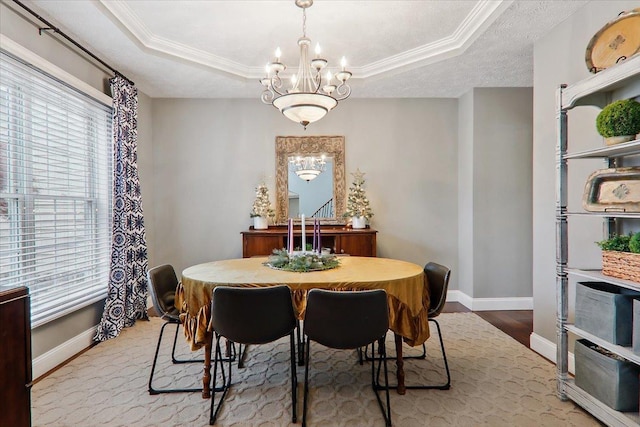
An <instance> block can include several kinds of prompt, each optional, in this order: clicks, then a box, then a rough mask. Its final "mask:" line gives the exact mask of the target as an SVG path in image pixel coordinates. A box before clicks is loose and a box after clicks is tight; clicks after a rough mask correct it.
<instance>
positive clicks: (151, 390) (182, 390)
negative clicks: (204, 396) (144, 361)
mask: <svg viewBox="0 0 640 427" xmlns="http://www.w3.org/2000/svg"><path fill="white" fill-rule="evenodd" d="M169 323H170V322H165V323H164V325H162V328H160V336H159V337H158V345H156V353H155V355H154V356H153V364H152V365H151V375H150V376H149V394H151V395H155V394H161V393H191V392H201V391H202V388H174V389H161V390H159V389H155V388H153V385H152V384H153V375H154V373H155V371H156V364H157V362H158V353H159V352H160V345H161V344H162V336H163V335H164V328H166V327H167V325H168V324H169ZM179 326H180V324H178V327H179ZM177 331H178V330H177V329H176V337H177ZM173 347H174V349H175V341H174V343H173ZM194 362H195V361H194Z"/></svg>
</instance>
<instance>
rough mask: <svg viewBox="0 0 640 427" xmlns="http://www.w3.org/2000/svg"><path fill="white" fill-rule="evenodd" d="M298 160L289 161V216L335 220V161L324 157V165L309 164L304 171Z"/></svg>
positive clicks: (293, 158) (292, 158)
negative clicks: (297, 162) (297, 163)
mask: <svg viewBox="0 0 640 427" xmlns="http://www.w3.org/2000/svg"><path fill="white" fill-rule="evenodd" d="M298 159H299V157H298ZM296 160H297V158H296V157H291V158H290V159H289V177H288V178H289V179H288V181H289V185H288V192H289V216H290V217H292V218H298V217H300V215H302V214H304V215H305V217H307V218H312V217H313V218H333V217H334V210H333V159H332V158H330V157H326V156H324V159H323V163H322V165H320V164H315V165H312V164H307V165H306V166H305V167H304V169H301V168H300V167H298V166H297V165H296ZM312 166H313V167H315V168H311V167H312Z"/></svg>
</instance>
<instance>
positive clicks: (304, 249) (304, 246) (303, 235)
mask: <svg viewBox="0 0 640 427" xmlns="http://www.w3.org/2000/svg"><path fill="white" fill-rule="evenodd" d="M300 218H301V220H302V252H304V251H306V250H307V236H306V235H305V229H304V214H302V215H301V216H300Z"/></svg>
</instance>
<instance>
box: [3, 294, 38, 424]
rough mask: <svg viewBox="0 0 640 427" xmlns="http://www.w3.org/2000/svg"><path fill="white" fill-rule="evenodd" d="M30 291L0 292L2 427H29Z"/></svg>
mask: <svg viewBox="0 0 640 427" xmlns="http://www.w3.org/2000/svg"><path fill="white" fill-rule="evenodd" d="M29 313H30V303H29V290H28V289H27V288H25V287H19V288H14V289H9V290H6V291H0V337H2V348H3V350H2V356H0V384H2V387H1V388H0V390H1V391H0V408H2V411H0V412H1V413H0V417H1V419H2V425H6V426H15V427H28V426H30V425H31V317H30V315H29Z"/></svg>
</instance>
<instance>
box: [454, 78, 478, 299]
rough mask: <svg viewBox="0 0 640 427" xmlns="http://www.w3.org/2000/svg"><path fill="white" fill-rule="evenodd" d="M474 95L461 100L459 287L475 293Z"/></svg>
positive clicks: (459, 109) (470, 93)
mask: <svg viewBox="0 0 640 427" xmlns="http://www.w3.org/2000/svg"><path fill="white" fill-rule="evenodd" d="M473 99H474V91H473V90H471V91H469V92H467V93H466V94H464V95H463V96H461V97H460V99H459V100H458V102H459V105H458V274H457V275H458V276H459V279H458V288H459V290H460V291H462V292H463V293H464V294H466V295H469V296H472V295H473V266H474V257H473V235H474V230H473V196H474V191H473V189H474V185H473V129H474V115H473Z"/></svg>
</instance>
